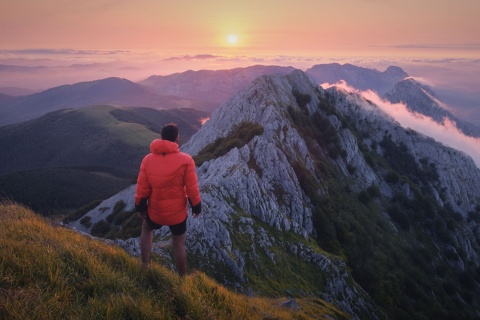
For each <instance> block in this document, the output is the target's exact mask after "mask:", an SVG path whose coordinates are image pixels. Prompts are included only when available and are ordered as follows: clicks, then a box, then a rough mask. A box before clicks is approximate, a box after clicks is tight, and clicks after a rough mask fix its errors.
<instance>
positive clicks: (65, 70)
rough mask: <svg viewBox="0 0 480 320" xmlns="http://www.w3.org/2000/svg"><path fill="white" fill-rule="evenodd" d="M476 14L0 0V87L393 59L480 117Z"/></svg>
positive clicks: (465, 2)
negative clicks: (256, 66) (239, 68)
mask: <svg viewBox="0 0 480 320" xmlns="http://www.w3.org/2000/svg"><path fill="white" fill-rule="evenodd" d="M478 17H480V1H479V0H456V1H454V0H341V1H327V0H297V1H293V0H243V1H230V0H223V1H219V0H202V1H199V0H181V1H165V0H137V1H127V0H84V1H73V0H41V1H31V0H15V1H13V0H0V40H1V41H0V65H8V66H9V68H3V69H1V68H0V88H1V87H24V88H29V89H32V90H35V91H39V90H45V89H47V88H50V87H53V86H59V85H62V84H72V83H76V82H80V81H91V80H96V79H101V78H106V77H112V76H115V77H123V78H127V79H129V80H131V81H140V80H143V79H145V78H147V77H149V76H151V75H167V74H172V73H175V72H183V71H186V70H189V69H191V70H200V69H208V70H219V69H231V68H235V67H246V66H249V65H253V64H263V65H283V66H293V67H296V68H299V69H302V70H306V69H307V68H310V67H312V66H313V65H315V64H321V63H332V62H337V63H340V64H345V63H351V64H354V65H357V66H361V67H367V68H375V69H377V70H380V71H383V70H385V69H386V68H387V67H388V66H391V65H396V66H400V67H401V68H403V69H404V70H405V71H406V72H407V73H408V74H409V75H411V76H414V77H418V78H423V80H425V81H426V82H427V83H429V85H431V86H432V87H434V89H435V90H436V92H437V93H440V95H441V98H444V102H446V103H447V104H449V105H451V106H453V107H455V108H457V110H458V112H459V115H461V116H463V117H466V118H473V119H475V121H476V122H477V123H480V89H479V88H480V76H479V74H480V38H479V37H480V36H479V35H480V23H479V22H478ZM32 67H35V68H32ZM37 67H39V68H37ZM28 68H30V69H28Z"/></svg>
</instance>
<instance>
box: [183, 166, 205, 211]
mask: <svg viewBox="0 0 480 320" xmlns="http://www.w3.org/2000/svg"><path fill="white" fill-rule="evenodd" d="M195 170H196V168H195V162H193V159H192V157H189V160H188V162H187V168H186V172H185V188H186V191H187V197H188V199H189V200H190V203H191V204H192V206H197V205H198V204H199V203H200V202H201V198H200V190H199V188H198V177H197V172H196V171H195Z"/></svg>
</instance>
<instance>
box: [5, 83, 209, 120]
mask: <svg viewBox="0 0 480 320" xmlns="http://www.w3.org/2000/svg"><path fill="white" fill-rule="evenodd" d="M98 104H113V105H120V106H135V107H151V108H155V109H160V110H161V109H173V108H194V109H195V108H196V109H199V110H201V109H205V108H206V107H208V104H206V103H204V102H201V101H194V100H192V99H188V98H179V97H173V96H161V95H158V94H156V93H154V92H152V91H151V90H149V89H147V88H146V87H144V86H141V85H139V84H136V83H133V82H131V81H129V80H126V79H120V78H107V79H102V80H97V81H90V82H81V83H76V84H73V85H64V86H60V87H55V88H52V89H48V90H45V91H42V92H39V93H35V94H31V95H28V96H23V97H18V98H16V99H15V100H14V101H13V102H11V103H3V104H2V105H1V106H0V126H3V125H6V124H11V123H17V122H21V121H26V120H30V119H34V118H37V117H39V116H42V115H44V114H46V113H48V112H51V111H56V110H60V109H65V108H81V107H85V106H90V105H98Z"/></svg>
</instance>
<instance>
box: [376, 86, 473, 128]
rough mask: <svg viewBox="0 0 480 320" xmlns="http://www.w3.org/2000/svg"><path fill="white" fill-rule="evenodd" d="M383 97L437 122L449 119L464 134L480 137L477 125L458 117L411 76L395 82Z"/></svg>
mask: <svg viewBox="0 0 480 320" xmlns="http://www.w3.org/2000/svg"><path fill="white" fill-rule="evenodd" d="M384 98H385V99H386V100H388V101H390V102H392V103H405V104H406V105H407V107H408V109H410V110H411V111H414V112H418V113H420V114H423V115H426V116H428V117H430V118H432V119H433V120H434V121H436V122H438V123H443V122H444V120H445V118H446V119H449V120H450V121H452V122H454V123H455V124H456V126H457V127H458V128H459V129H460V130H461V131H462V132H463V133H465V134H466V135H469V136H473V137H480V127H479V126H477V125H474V124H472V123H469V122H467V121H464V120H461V119H458V118H457V117H456V116H455V115H454V114H453V112H452V111H450V110H449V109H448V106H446V105H445V104H443V103H442V102H441V101H440V100H439V99H438V98H437V97H436V95H435V93H434V92H433V90H432V89H431V88H430V87H428V86H427V85H424V84H421V83H419V82H418V81H416V80H415V79H413V78H407V79H404V80H401V81H399V82H398V83H396V84H395V85H394V86H393V88H392V89H391V90H390V91H388V92H387V93H385V95H384Z"/></svg>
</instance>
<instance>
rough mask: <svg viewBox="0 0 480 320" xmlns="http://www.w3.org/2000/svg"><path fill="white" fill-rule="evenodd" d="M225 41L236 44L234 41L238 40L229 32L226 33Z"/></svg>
mask: <svg viewBox="0 0 480 320" xmlns="http://www.w3.org/2000/svg"><path fill="white" fill-rule="evenodd" d="M227 41H228V43H230V44H236V43H237V42H238V37H237V35H236V34H230V35H228V37H227Z"/></svg>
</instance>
